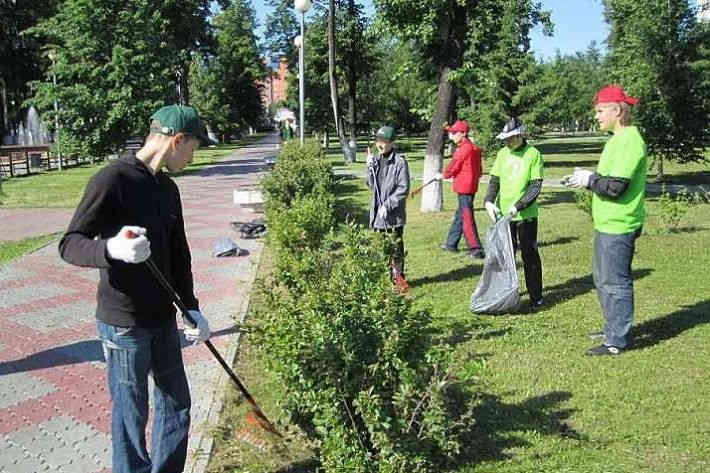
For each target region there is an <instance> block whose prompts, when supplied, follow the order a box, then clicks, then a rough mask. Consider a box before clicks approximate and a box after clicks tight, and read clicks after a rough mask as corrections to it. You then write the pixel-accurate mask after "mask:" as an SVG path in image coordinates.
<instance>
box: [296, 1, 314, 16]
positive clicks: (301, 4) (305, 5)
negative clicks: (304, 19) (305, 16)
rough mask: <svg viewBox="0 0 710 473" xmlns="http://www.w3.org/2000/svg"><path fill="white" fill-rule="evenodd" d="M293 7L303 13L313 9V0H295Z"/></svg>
mask: <svg viewBox="0 0 710 473" xmlns="http://www.w3.org/2000/svg"><path fill="white" fill-rule="evenodd" d="M293 7H294V8H295V9H296V10H298V11H300V12H301V13H306V12H307V11H308V10H310V9H311V0H293Z"/></svg>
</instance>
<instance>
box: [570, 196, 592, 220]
mask: <svg viewBox="0 0 710 473" xmlns="http://www.w3.org/2000/svg"><path fill="white" fill-rule="evenodd" d="M574 203H575V205H576V206H577V208H578V209H579V210H581V211H582V212H584V213H585V214H587V216H588V217H589V220H591V219H592V193H591V192H589V191H586V190H576V191H574Z"/></svg>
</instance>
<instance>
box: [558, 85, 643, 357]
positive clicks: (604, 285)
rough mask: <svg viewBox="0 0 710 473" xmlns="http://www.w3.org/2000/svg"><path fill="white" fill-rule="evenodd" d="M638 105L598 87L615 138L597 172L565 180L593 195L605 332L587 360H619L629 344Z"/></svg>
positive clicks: (639, 217)
mask: <svg viewBox="0 0 710 473" xmlns="http://www.w3.org/2000/svg"><path fill="white" fill-rule="evenodd" d="M636 103H638V100H636V99H635V98H633V97H629V96H628V95H626V92H624V89H622V88H621V87H618V86H612V85H610V86H606V87H604V88H602V89H601V90H600V91H599V92H598V93H597V95H596V96H595V98H594V109H595V112H596V119H597V121H598V122H599V128H600V129H601V130H602V131H607V132H612V133H613V135H612V137H611V138H610V139H609V141H607V143H606V145H604V150H603V151H602V155H601V158H599V165H598V166H597V171H596V172H592V171H588V170H586V169H577V170H575V172H574V174H572V175H570V176H565V177H564V178H563V183H565V184H567V185H568V186H570V187H574V188H582V189H589V190H591V191H592V192H593V193H594V195H593V197H592V218H593V220H594V230H595V232H594V233H595V235H594V285H595V286H596V288H597V295H598V297H599V303H600V305H601V308H602V311H603V312H604V318H605V323H604V330H603V331H600V332H595V333H593V334H591V336H592V337H593V338H599V339H602V338H603V340H604V341H603V343H602V344H601V345H599V346H595V347H593V348H590V349H589V350H587V354H588V355H618V354H619V353H621V352H622V351H623V350H624V348H626V346H627V345H628V343H629V331H630V330H631V324H632V322H633V318H634V286H633V282H634V281H633V277H632V274H631V262H632V260H633V257H634V249H635V242H636V239H637V238H638V237H639V235H640V234H641V230H642V227H643V222H644V219H645V213H644V200H645V196H646V173H647V171H648V162H647V156H646V143H645V142H644V140H643V138H642V137H641V135H640V133H639V131H638V129H637V128H636V127H635V126H631V124H630V123H631V107H632V106H633V105H636Z"/></svg>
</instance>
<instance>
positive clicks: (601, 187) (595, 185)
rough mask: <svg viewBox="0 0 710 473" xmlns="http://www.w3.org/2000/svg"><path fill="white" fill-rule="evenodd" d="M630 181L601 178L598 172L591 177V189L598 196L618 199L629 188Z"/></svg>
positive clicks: (618, 178) (619, 178)
mask: <svg viewBox="0 0 710 473" xmlns="http://www.w3.org/2000/svg"><path fill="white" fill-rule="evenodd" d="M630 182H631V181H630V180H629V179H625V178H623V177H611V176H600V175H599V174H597V173H596V172H595V173H593V174H592V175H591V176H590V177H589V189H591V191H592V192H594V193H595V194H597V195H601V196H604V197H610V198H612V199H618V198H619V197H621V195H622V194H623V193H624V192H626V189H628V188H629V183H630Z"/></svg>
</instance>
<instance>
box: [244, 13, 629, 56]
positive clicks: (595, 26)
mask: <svg viewBox="0 0 710 473" xmlns="http://www.w3.org/2000/svg"><path fill="white" fill-rule="evenodd" d="M425 1H426V0H425ZM640 1H642V0H640ZM363 3H364V4H365V5H366V8H367V9H368V10H369V11H372V7H371V2H370V0H364V1H363ZM542 3H543V9H544V10H550V11H551V12H552V21H553V23H554V24H555V32H554V36H553V37H546V36H544V35H543V34H542V28H539V27H538V28H536V29H535V30H534V31H533V33H532V34H531V40H532V49H533V52H534V54H535V57H537V58H543V59H550V58H554V57H555V55H556V53H557V50H558V49H559V50H560V52H561V53H562V54H574V53H575V52H577V51H584V50H586V49H587V46H589V43H591V42H592V41H596V42H597V45H598V47H599V49H601V50H602V51H606V46H605V44H604V41H605V40H606V37H607V35H608V33H609V29H608V26H607V25H606V23H605V22H604V17H603V7H602V3H601V0H542ZM252 5H253V6H254V9H255V10H256V15H257V20H258V22H259V25H260V27H259V29H258V30H257V33H258V34H259V36H260V37H261V35H263V25H264V19H265V18H266V15H267V14H268V13H269V7H268V6H266V5H265V1H264V0H252Z"/></svg>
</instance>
